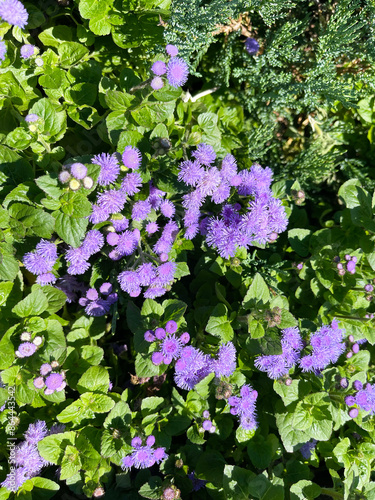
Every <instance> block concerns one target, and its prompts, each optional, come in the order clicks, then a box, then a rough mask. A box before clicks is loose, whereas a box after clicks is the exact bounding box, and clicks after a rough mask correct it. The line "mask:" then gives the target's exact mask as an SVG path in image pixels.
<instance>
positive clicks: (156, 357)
mask: <svg viewBox="0 0 375 500" xmlns="http://www.w3.org/2000/svg"><path fill="white" fill-rule="evenodd" d="M177 330H178V326H177V323H176V322H175V321H173V320H170V321H168V322H167V323H166V325H165V327H164V328H161V327H160V328H156V329H155V331H153V330H147V332H145V334H144V339H145V340H146V341H147V342H155V343H157V350H155V351H154V352H153V353H152V356H151V360H152V362H153V364H154V365H156V366H158V365H161V364H162V363H164V364H165V365H169V364H170V363H172V361H173V360H175V361H176V364H175V376H174V379H175V382H176V384H177V386H178V387H181V389H187V390H191V389H193V388H194V386H195V385H196V384H197V383H198V382H200V381H201V380H203V379H204V377H206V376H207V375H208V374H210V373H212V372H214V373H215V375H216V377H229V376H230V375H232V373H233V372H234V371H235V369H236V349H235V347H234V345H233V344H232V342H227V343H226V344H222V345H221V346H220V347H219V351H218V353H217V356H216V357H215V358H212V357H211V356H210V355H208V354H204V353H203V352H202V351H201V350H200V349H197V348H195V347H192V346H186V344H187V343H188V342H189V341H190V335H189V333H188V332H183V333H181V334H180V336H177V335H176V332H177Z"/></svg>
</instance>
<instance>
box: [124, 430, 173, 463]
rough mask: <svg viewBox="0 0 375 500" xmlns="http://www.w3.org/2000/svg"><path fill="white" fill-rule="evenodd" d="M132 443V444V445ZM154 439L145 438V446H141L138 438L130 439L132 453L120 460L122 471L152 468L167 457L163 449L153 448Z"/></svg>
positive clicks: (151, 437)
mask: <svg viewBox="0 0 375 500" xmlns="http://www.w3.org/2000/svg"><path fill="white" fill-rule="evenodd" d="M133 443H134V444H133ZM154 443H155V439H154V437H153V436H149V437H148V438H147V443H146V446H141V444H142V440H141V439H140V438H138V437H136V438H133V439H132V448H133V450H132V453H131V455H128V456H127V457H124V458H123V459H122V464H121V467H122V469H123V470H124V469H130V468H131V467H135V468H136V469H146V468H149V467H152V466H153V465H154V464H155V463H159V462H160V461H161V460H164V459H165V458H167V457H168V455H167V454H166V453H165V448H156V449H154V448H153V445H154Z"/></svg>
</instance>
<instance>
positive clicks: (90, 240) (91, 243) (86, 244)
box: [80, 229, 104, 259]
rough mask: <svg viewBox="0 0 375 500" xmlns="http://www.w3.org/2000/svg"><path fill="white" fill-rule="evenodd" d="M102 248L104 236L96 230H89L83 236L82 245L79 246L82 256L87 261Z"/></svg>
mask: <svg viewBox="0 0 375 500" xmlns="http://www.w3.org/2000/svg"><path fill="white" fill-rule="evenodd" d="M103 246H104V236H103V235H102V233H101V232H100V231H98V230H97V229H91V230H90V231H88V233H87V234H86V236H85V239H84V240H83V243H82V245H81V247H80V248H81V249H82V255H83V257H84V258H85V259H88V258H89V257H91V256H92V255H94V254H96V253H97V252H99V250H100V249H101V248H102V247H103Z"/></svg>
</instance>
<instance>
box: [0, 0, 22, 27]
mask: <svg viewBox="0 0 375 500" xmlns="http://www.w3.org/2000/svg"><path fill="white" fill-rule="evenodd" d="M0 17H2V18H3V19H4V21H6V22H7V23H9V24H14V25H15V26H18V27H19V28H21V29H23V28H24V27H25V26H26V24H27V20H28V18H29V14H28V13H27V10H26V9H25V7H24V6H23V5H22V3H21V2H20V1H19V0H2V1H1V2H0Z"/></svg>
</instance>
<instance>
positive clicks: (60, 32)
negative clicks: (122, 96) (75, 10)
mask: <svg viewBox="0 0 375 500" xmlns="http://www.w3.org/2000/svg"><path fill="white" fill-rule="evenodd" d="M72 37H73V33H72V29H71V28H69V27H68V26H64V25H62V24H60V25H57V26H53V27H52V28H47V29H46V30H44V31H42V33H39V35H38V38H39V40H40V41H41V42H42V43H43V44H44V45H47V46H50V47H56V48H57V47H58V46H59V45H60V44H61V43H62V42H70V41H71V40H72Z"/></svg>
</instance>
